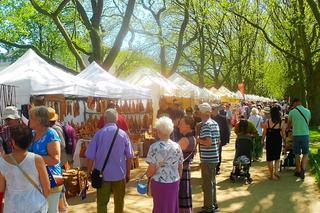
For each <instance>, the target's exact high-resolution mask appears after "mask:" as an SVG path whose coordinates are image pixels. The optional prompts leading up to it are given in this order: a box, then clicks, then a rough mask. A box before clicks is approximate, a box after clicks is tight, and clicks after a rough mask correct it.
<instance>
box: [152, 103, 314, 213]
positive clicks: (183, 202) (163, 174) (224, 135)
mask: <svg viewBox="0 0 320 213" xmlns="http://www.w3.org/2000/svg"><path fill="white" fill-rule="evenodd" d="M173 105H174V107H173V108H169V107H168V104H165V103H161V104H160V110H159V111H158V117H159V119H158V123H157V125H156V128H157V133H158V136H159V141H158V142H156V143H155V144H153V145H151V147H150V150H149V153H148V156H147V158H146V162H147V163H148V164H149V167H148V172H147V175H148V177H149V178H151V181H152V182H151V183H152V184H151V190H152V189H153V187H154V188H155V189H156V190H154V191H153V190H152V196H153V202H154V209H153V212H155V213H158V212H159V213H160V212H172V213H174V212H193V210H192V191H191V182H190V179H191V177H190V163H191V162H192V159H193V155H194V154H195V153H196V152H195V150H196V148H195V147H197V146H198V147H199V151H198V152H199V154H200V168H201V177H202V190H203V207H202V209H201V211H199V212H201V213H206V212H216V211H217V210H218V209H219V207H218V203H217V194H216V175H219V174H220V171H221V170H220V167H221V159H222V147H223V146H224V145H226V144H228V143H229V140H230V132H231V129H232V128H234V129H233V130H234V132H235V134H236V135H237V138H239V137H244V136H245V137H250V138H251V140H252V142H253V148H252V150H250V152H251V154H252V160H253V162H254V161H261V159H262V157H263V148H265V150H266V161H267V167H268V169H269V176H268V178H269V179H270V180H274V179H279V178H280V173H279V169H280V157H281V153H282V152H283V151H284V153H285V151H286V150H287V149H288V148H291V149H293V153H294V154H295V162H296V169H295V172H294V175H295V176H297V177H299V178H301V179H302V180H303V179H304V178H305V169H306V164H307V159H308V150H309V128H308V126H309V122H310V119H311V114H310V111H309V110H308V109H307V108H305V107H303V106H302V104H301V101H300V100H299V99H295V100H293V102H292V104H291V105H289V104H285V103H281V104H280V103H276V102H274V103H268V104H266V103H250V102H244V103H242V104H241V105H235V106H231V105H230V104H226V105H218V104H211V105H210V104H208V103H202V104H200V105H198V106H196V108H195V110H193V109H192V108H190V107H189V108H187V109H185V110H183V109H182V108H181V104H179V103H177V102H175V103H173ZM163 116H165V117H163ZM169 118H171V119H169ZM186 121H187V122H186ZM186 127H188V128H186ZM186 129H188V130H186ZM163 131H166V134H165V137H161V136H160V135H162V134H163ZM171 132H172V133H171ZM186 132H188V133H187V134H186ZM170 133H171V135H170ZM169 135H170V136H169ZM175 142H177V143H175ZM177 144H178V145H180V149H181V151H182V156H183V158H182V159H181V151H180V150H178V148H179V147H178V148H177ZM187 144H188V145H187ZM169 147H170V148H169ZM186 147H187V148H186ZM284 147H285V148H284ZM283 149H285V150H283ZM173 152H174V153H175V155H173V154H172V153H173ZM301 154H302V159H301V158H300V157H301ZM172 160H173V161H174V162H175V164H173V163H172ZM181 166H182V172H181ZM151 171H152V172H151ZM169 171H170V172H169ZM179 173H180V179H179V178H177V174H179ZM169 174H175V176H174V177H171V176H170V175H169ZM168 178H169V180H168ZM179 180H180V187H179V188H178V190H177V185H178V182H179ZM168 183H170V184H172V183H174V184H175V187H173V186H171V185H170V188H171V189H174V190H172V193H171V194H170V196H169V195H167V193H168V191H166V187H167V186H169V185H168ZM156 184H157V185H156ZM155 185H156V186H155ZM164 197H166V198H167V197H168V198H170V199H163V198H164ZM177 198H179V199H177Z"/></svg>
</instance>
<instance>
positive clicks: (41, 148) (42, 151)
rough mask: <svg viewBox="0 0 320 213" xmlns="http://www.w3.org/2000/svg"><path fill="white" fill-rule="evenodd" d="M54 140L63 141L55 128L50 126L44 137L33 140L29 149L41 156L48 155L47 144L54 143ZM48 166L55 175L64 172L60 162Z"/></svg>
mask: <svg viewBox="0 0 320 213" xmlns="http://www.w3.org/2000/svg"><path fill="white" fill-rule="evenodd" d="M54 141H58V142H61V141H60V137H59V135H58V133H57V132H56V131H55V130H54V129H52V128H48V130H47V132H46V133H45V134H44V135H43V136H42V138H40V139H38V140H34V141H33V142H32V144H31V145H30V147H29V151H30V152H33V153H35V154H38V155H41V156H47V155H48V149H47V146H48V144H49V143H52V142H54ZM48 168H49V169H50V171H51V173H52V174H55V175H61V174H62V170H61V165H60V162H59V163H57V164H56V165H54V166H48Z"/></svg>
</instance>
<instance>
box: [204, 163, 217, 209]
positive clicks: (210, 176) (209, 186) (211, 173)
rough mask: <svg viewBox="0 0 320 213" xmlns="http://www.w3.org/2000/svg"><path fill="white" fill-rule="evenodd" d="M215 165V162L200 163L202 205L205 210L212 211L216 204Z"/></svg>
mask: <svg viewBox="0 0 320 213" xmlns="http://www.w3.org/2000/svg"><path fill="white" fill-rule="evenodd" d="M216 166H217V163H201V177H202V190H203V206H204V209H205V210H206V211H212V210H213V207H214V206H215V205H217V195H216V191H217V190H216Z"/></svg>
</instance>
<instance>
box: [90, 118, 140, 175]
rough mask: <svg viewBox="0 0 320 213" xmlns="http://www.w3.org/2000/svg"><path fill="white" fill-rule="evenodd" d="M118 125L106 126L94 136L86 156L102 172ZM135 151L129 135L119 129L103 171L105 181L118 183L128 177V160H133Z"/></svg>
mask: <svg viewBox="0 0 320 213" xmlns="http://www.w3.org/2000/svg"><path fill="white" fill-rule="evenodd" d="M116 129H117V126H116V124H106V125H105V126H104V127H103V128H102V129H100V130H99V131H98V132H96V134H95V135H94V136H93V138H92V140H91V142H90V144H89V145H88V148H87V151H86V156H87V158H88V159H90V160H93V161H94V163H95V168H97V169H99V170H101V169H102V166H103V163H104V161H105V159H106V156H107V154H108V150H109V148H110V146H111V142H112V139H113V136H114V134H115V132H116ZM133 155H134V154H133V149H132V147H131V143H130V140H129V137H128V135H127V133H126V132H125V131H123V130H121V129H119V132H118V135H117V137H116V139H115V141H114V144H113V148H112V150H111V154H110V157H109V160H108V162H107V165H106V167H105V169H104V171H103V180H104V181H118V180H123V179H124V178H125V177H126V172H127V171H126V159H128V158H133Z"/></svg>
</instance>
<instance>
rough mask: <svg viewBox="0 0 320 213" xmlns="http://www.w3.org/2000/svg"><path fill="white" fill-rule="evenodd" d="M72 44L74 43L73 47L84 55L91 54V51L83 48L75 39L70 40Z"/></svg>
mask: <svg viewBox="0 0 320 213" xmlns="http://www.w3.org/2000/svg"><path fill="white" fill-rule="evenodd" d="M72 44H73V45H74V47H75V48H76V49H77V50H79V51H81V52H82V53H83V54H85V55H91V52H88V51H87V50H85V49H84V48H82V47H80V46H79V45H78V44H77V43H76V42H75V41H72Z"/></svg>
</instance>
